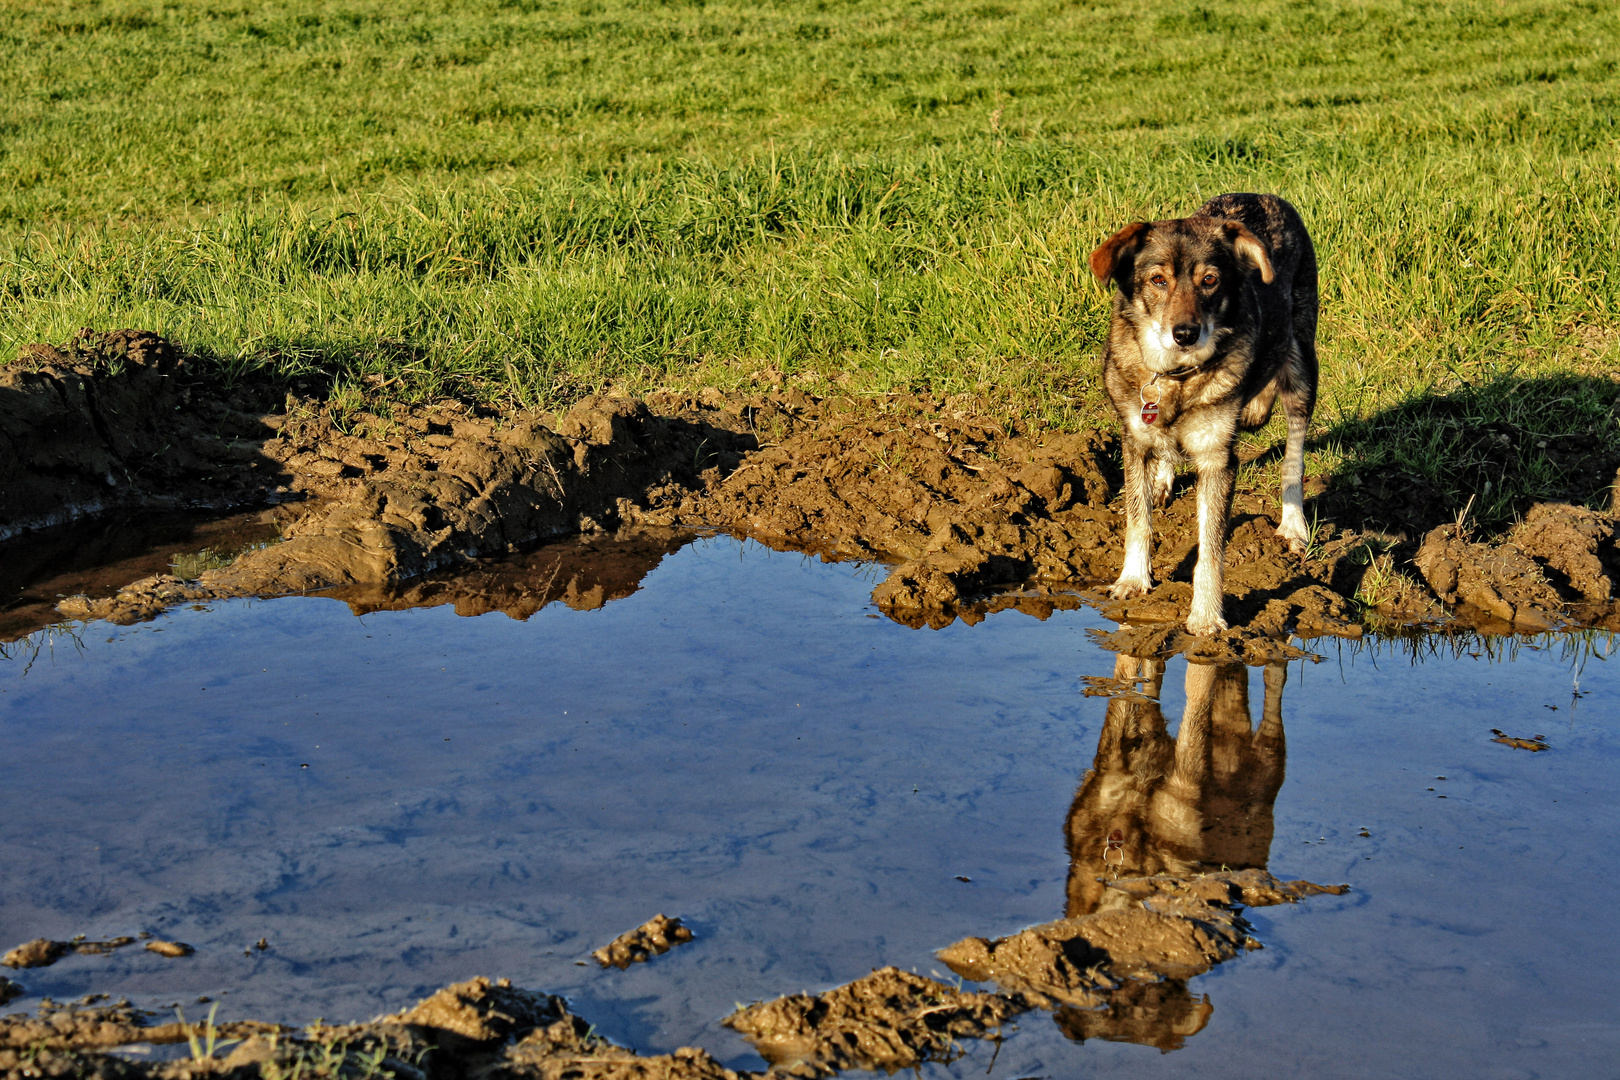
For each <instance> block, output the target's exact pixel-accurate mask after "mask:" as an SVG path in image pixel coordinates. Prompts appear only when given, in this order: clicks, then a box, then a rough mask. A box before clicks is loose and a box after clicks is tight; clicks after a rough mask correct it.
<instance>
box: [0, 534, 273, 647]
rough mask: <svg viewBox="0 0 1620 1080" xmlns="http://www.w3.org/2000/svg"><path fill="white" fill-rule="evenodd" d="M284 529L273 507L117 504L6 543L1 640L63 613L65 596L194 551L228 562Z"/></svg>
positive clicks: (111, 588)
mask: <svg viewBox="0 0 1620 1080" xmlns="http://www.w3.org/2000/svg"><path fill="white" fill-rule="evenodd" d="M279 537H280V530H279V529H278V528H277V526H276V523H275V512H274V510H273V509H264V510H249V511H246V512H244V513H237V514H232V515H229V516H227V517H224V518H219V517H217V516H215V515H211V514H208V513H207V512H201V513H199V512H196V511H193V512H189V513H179V512H159V513H156V514H153V513H148V512H141V511H122V510H121V511H116V512H113V513H108V514H101V515H98V516H96V517H92V518H88V519H85V520H82V521H78V522H74V523H71V524H68V525H57V526H53V527H50V528H46V529H39V530H35V531H33V532H29V533H24V534H23V535H21V536H19V537H16V538H14V539H12V540H9V541H6V542H4V543H0V642H5V641H15V640H17V639H18V638H21V637H25V636H27V635H28V634H31V633H34V632H35V631H37V630H40V629H43V628H44V627H46V626H49V625H51V624H52V623H57V622H60V621H61V620H62V616H61V614H60V613H59V612H58V611H57V610H56V605H57V604H59V603H61V601H62V599H63V598H64V597H69V596H97V597H105V596H112V595H114V594H116V593H117V592H118V591H119V590H120V589H122V588H124V587H125V586H127V585H131V584H133V583H135V582H137V581H141V580H143V579H145V578H150V577H153V576H155V575H158V574H173V573H174V572H175V571H174V565H175V564H176V563H177V562H178V563H181V564H183V563H184V562H185V560H186V559H187V557H191V558H192V559H193V560H194V561H196V562H198V563H199V564H204V565H205V564H207V563H212V562H224V561H229V559H230V558H231V557H232V556H234V555H236V554H237V553H239V552H242V551H245V550H248V549H249V548H252V547H254V546H256V545H259V544H264V543H268V542H270V541H273V540H276V539H278V538H279Z"/></svg>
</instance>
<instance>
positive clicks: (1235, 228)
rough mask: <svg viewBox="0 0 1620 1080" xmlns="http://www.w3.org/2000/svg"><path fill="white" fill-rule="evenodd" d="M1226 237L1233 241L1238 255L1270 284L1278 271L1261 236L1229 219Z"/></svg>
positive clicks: (1262, 279)
mask: <svg viewBox="0 0 1620 1080" xmlns="http://www.w3.org/2000/svg"><path fill="white" fill-rule="evenodd" d="M1226 239H1227V240H1229V241H1230V242H1231V244H1232V250H1233V251H1235V252H1237V257H1238V258H1240V259H1242V260H1243V261H1244V262H1246V263H1248V264H1249V265H1250V266H1252V267H1254V268H1255V269H1256V270H1258V271H1260V280H1261V281H1263V282H1265V283H1266V284H1267V285H1270V284H1271V281H1272V279H1273V278H1275V277H1276V276H1277V272H1276V271H1275V270H1273V269H1272V268H1271V256H1270V255H1268V254H1266V245H1264V244H1262V243H1261V242H1260V238H1259V237H1258V236H1255V235H1254V233H1252V232H1250V231H1249V230H1248V229H1247V228H1246V227H1245V226H1244V225H1243V224H1241V223H1240V222H1236V221H1228V222H1227V223H1226Z"/></svg>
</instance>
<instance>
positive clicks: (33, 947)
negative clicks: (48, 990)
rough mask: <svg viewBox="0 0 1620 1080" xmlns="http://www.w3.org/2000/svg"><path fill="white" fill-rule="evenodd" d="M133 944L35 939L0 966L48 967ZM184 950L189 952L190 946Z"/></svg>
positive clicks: (129, 939) (2, 959)
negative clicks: (72, 955) (65, 959)
mask: <svg viewBox="0 0 1620 1080" xmlns="http://www.w3.org/2000/svg"><path fill="white" fill-rule="evenodd" d="M133 944H135V939H134V938H132V937H115V938H108V939H107V940H105V941H86V940H84V939H83V938H74V939H73V940H72V941H52V940H50V939H49V938H35V939H34V940H33V941H29V942H25V943H24V944H22V945H19V946H17V947H16V948H15V949H12V950H11V951H10V952H8V953H6V955H5V956H4V957H0V964H4V965H5V966H6V967H10V968H31V967H49V966H50V965H52V964H54V963H56V962H57V961H58V960H60V959H62V957H64V956H66V955H67V954H68V953H78V954H79V955H80V956H105V955H106V954H107V953H110V952H112V951H114V950H115V949H122V948H123V947H124V946H126V945H133ZM147 948H149V949H150V948H151V946H150V945H148V946H147ZM186 948H187V950H188V951H189V949H190V946H187V947H186Z"/></svg>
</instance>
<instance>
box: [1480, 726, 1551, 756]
mask: <svg viewBox="0 0 1620 1080" xmlns="http://www.w3.org/2000/svg"><path fill="white" fill-rule="evenodd" d="M1491 734H1492V735H1495V736H1496V738H1494V739H1492V740H1491V742H1495V743H1501V744H1502V745H1503V746H1511V747H1513V749H1515V750H1529V751H1531V752H1532V753H1540V752H1541V751H1542V750H1551V749H1552V747H1550V746H1548V745H1547V741H1546V740H1547V736H1545V735H1537V736H1536V737H1535V738H1533V739H1521V738H1519V737H1518V736H1516V735H1509V734H1508V733H1507V732H1505V731H1502V730H1501V729H1500V728H1491Z"/></svg>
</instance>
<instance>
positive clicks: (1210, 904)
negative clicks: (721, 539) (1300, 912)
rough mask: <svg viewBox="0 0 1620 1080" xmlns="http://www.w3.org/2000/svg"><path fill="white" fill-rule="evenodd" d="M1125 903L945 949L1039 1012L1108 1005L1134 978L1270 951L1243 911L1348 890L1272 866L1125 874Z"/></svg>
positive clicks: (1201, 968)
mask: <svg viewBox="0 0 1620 1080" xmlns="http://www.w3.org/2000/svg"><path fill="white" fill-rule="evenodd" d="M1107 885H1108V888H1111V889H1114V890H1116V891H1118V892H1119V893H1121V894H1122V895H1123V896H1124V897H1125V898H1127V900H1128V903H1127V904H1126V905H1125V906H1121V907H1111V906H1110V907H1105V908H1104V909H1103V910H1101V911H1098V912H1095V913H1093V914H1090V915H1082V916H1080V917H1078V918H1066V919H1059V920H1057V921H1055V922H1050V923H1045V924H1043V925H1041V926H1034V927H1031V928H1030V929H1028V930H1025V931H1022V932H1021V933H1018V934H1014V935H1012V936H1011V937H1005V938H997V939H996V940H994V941H987V940H986V939H984V938H966V939H964V940H962V941H959V942H957V943H956V944H954V945H951V946H948V947H946V948H944V949H941V950H940V951H939V953H938V956H939V958H940V959H941V960H943V961H944V962H945V963H946V964H947V965H949V967H950V969H951V970H952V971H954V972H956V973H957V974H958V975H961V976H962V977H963V978H965V979H972V980H974V981H975V982H994V983H995V984H996V985H997V986H999V987H1001V989H1002V990H1004V991H1006V992H1007V993H1009V994H1012V995H1015V996H1016V997H1017V998H1019V999H1020V1000H1023V1001H1026V1002H1028V1003H1029V1004H1031V1005H1033V1006H1036V1007H1039V1008H1046V1009H1051V1008H1056V1007H1058V1006H1063V1005H1067V1006H1071V1007H1075V1008H1080V1009H1090V1008H1096V1007H1099V1006H1103V1005H1106V1004H1107V1003H1108V1002H1109V1000H1110V999H1111V995H1112V994H1113V993H1114V992H1115V991H1117V990H1119V989H1121V988H1122V987H1123V986H1124V985H1126V983H1127V982H1128V981H1130V980H1137V981H1147V982H1150V983H1157V982H1159V981H1161V980H1164V979H1172V980H1180V981H1183V982H1185V980H1187V979H1190V978H1192V977H1193V976H1195V975H1201V974H1203V973H1204V972H1206V971H1208V970H1209V969H1210V968H1212V967H1214V966H1215V965H1216V964H1220V963H1224V962H1225V961H1227V960H1230V959H1232V958H1233V957H1234V956H1237V955H1239V954H1240V953H1241V952H1243V951H1245V950H1247V949H1257V948H1260V947H1261V945H1260V942H1258V941H1257V940H1255V939H1254V938H1253V937H1251V936H1250V935H1249V930H1250V929H1251V928H1250V926H1249V924H1248V923H1247V922H1245V921H1244V920H1243V918H1242V915H1241V914H1240V912H1241V911H1242V909H1243V908H1244V907H1245V906H1247V907H1258V906H1264V905H1269V904H1280V903H1294V902H1296V901H1298V900H1299V899H1300V898H1302V897H1305V896H1311V895H1315V894H1318V893H1335V894H1337V893H1342V892H1344V891H1346V887H1345V886H1321V885H1313V884H1311V883H1310V882H1308V881H1286V882H1285V881H1279V880H1277V879H1276V878H1274V877H1272V876H1271V874H1269V873H1268V872H1266V871H1264V870H1258V869H1251V870H1239V871H1227V872H1223V873H1215V874H1202V875H1197V876H1193V877H1174V876H1170V875H1163V876H1156V877H1151V878H1125V879H1121V880H1118V881H1111V882H1108V883H1107Z"/></svg>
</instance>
